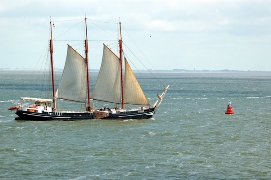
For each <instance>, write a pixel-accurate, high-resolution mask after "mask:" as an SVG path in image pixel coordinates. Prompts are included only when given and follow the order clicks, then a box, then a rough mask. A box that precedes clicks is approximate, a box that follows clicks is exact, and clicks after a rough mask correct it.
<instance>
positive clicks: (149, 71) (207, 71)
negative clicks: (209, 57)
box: [0, 68, 271, 73]
mask: <svg viewBox="0 0 271 180" xmlns="http://www.w3.org/2000/svg"><path fill="white" fill-rule="evenodd" d="M1 71H21V72H30V71H31V72H33V71H35V72H36V71H46V70H37V69H19V68H15V69H12V68H0V72H1ZM62 71H63V69H55V72H57V73H59V72H62ZM89 71H90V72H99V69H90V70H89ZM136 72H140V73H242V72H271V70H270V71H259V70H228V69H223V70H186V69H172V70H152V69H149V70H137V71H135V73H136Z"/></svg>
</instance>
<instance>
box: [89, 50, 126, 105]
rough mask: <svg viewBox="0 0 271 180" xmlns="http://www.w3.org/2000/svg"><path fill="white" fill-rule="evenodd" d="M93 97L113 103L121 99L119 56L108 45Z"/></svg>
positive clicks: (104, 52) (104, 51)
mask: <svg viewBox="0 0 271 180" xmlns="http://www.w3.org/2000/svg"><path fill="white" fill-rule="evenodd" d="M92 98H93V99H95V100H99V101H107V102H111V103H120V101H121V92H120V67H119V58H118V57H117V56H116V55H115V54H114V53H113V52H112V51H111V50H110V49H109V48H108V47H107V46H106V45H104V50H103V59H102V64H101V68H100V72H99V75H98V79H97V82H96V85H95V88H94V90H93V93H92Z"/></svg>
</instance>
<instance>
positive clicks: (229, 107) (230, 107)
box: [225, 101, 234, 114]
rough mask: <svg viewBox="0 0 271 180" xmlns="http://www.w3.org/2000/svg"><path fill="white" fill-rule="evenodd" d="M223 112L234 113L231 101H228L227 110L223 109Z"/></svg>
mask: <svg viewBox="0 0 271 180" xmlns="http://www.w3.org/2000/svg"><path fill="white" fill-rule="evenodd" d="M225 114H234V111H233V110H232V106H231V101H229V103H228V106H227V110H226V111H225Z"/></svg>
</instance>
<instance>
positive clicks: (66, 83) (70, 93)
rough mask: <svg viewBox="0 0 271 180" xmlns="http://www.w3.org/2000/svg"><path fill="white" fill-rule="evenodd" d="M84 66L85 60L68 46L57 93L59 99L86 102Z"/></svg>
mask: <svg viewBox="0 0 271 180" xmlns="http://www.w3.org/2000/svg"><path fill="white" fill-rule="evenodd" d="M85 66H86V65H85V59H84V58H83V57H82V56H81V55H80V54H79V53H78V52H77V51H75V50H74V49H73V48H72V47H71V46H70V45H68V50H67V57H66V63H65V67H64V70H63V74H62V77H61V81H60V84H59V88H58V93H57V97H58V98H59V99H66V100H70V101H79V102H84V103H85V102H86V92H87V88H86V82H87V81H86V77H87V76H86V71H85V69H86V68H85Z"/></svg>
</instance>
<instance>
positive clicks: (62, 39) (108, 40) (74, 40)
mask: <svg viewBox="0 0 271 180" xmlns="http://www.w3.org/2000/svg"><path fill="white" fill-rule="evenodd" d="M54 41H83V40H68V39H66V40H65V39H60V40H54ZM88 41H116V40H88Z"/></svg>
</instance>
